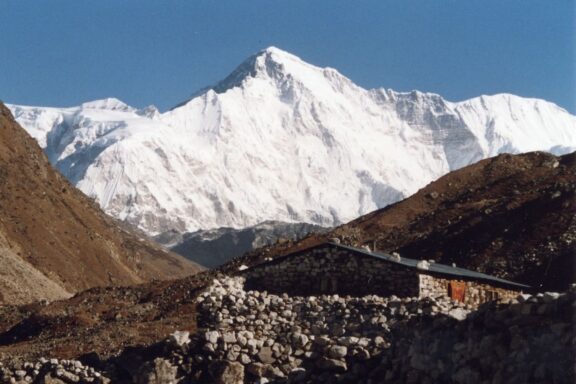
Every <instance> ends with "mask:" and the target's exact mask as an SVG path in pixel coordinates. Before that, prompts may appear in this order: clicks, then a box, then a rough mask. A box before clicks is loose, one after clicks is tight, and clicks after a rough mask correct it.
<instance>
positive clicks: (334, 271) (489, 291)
mask: <svg viewBox="0 0 576 384" xmlns="http://www.w3.org/2000/svg"><path fill="white" fill-rule="evenodd" d="M425 265H426V262H425V263H424V266H425ZM239 275H241V276H243V277H244V278H245V279H246V289H249V290H260V291H264V290H265V291H268V292H272V293H288V294H290V295H304V296H305V295H319V294H340V295H352V296H363V295H370V294H375V295H380V296H390V295H396V296H399V297H441V296H446V295H449V294H450V284H451V282H458V283H460V284H461V285H462V286H463V287H464V288H463V291H464V292H463V297H462V298H461V301H463V302H464V303H466V304H471V305H474V306H478V305H480V304H482V303H485V302H487V301H492V300H496V299H511V298H514V297H516V296H517V295H518V294H519V293H522V292H521V291H520V289H519V288H516V287H511V286H508V287H505V286H503V284H498V283H492V282H488V281H477V280H474V279H472V278H467V277H460V276H447V275H441V274H438V273H433V272H432V271H429V270H427V269H426V267H424V268H417V267H410V266H406V265H403V264H400V263H395V262H390V261H386V260H382V259H380V258H376V257H371V256H367V255H364V254H362V253H359V252H353V251H350V250H348V249H342V248H339V247H335V246H332V245H330V244H327V245H325V246H320V247H315V248H312V249H310V250H307V251H301V252H297V253H294V254H291V255H288V256H284V257H282V258H280V259H276V260H273V261H270V262H268V263H264V264H260V265H257V266H254V267H252V268H248V269H246V270H243V271H241V272H239Z"/></svg>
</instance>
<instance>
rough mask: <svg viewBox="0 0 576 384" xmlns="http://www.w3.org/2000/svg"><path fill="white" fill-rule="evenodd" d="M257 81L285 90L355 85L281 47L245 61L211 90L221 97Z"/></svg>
mask: <svg viewBox="0 0 576 384" xmlns="http://www.w3.org/2000/svg"><path fill="white" fill-rule="evenodd" d="M255 79H257V80H263V81H268V82H270V83H272V84H274V85H275V86H277V87H279V88H284V89H286V88H289V87H291V86H298V87H301V88H309V89H312V90H314V88H316V90H318V89H317V88H319V87H320V88H321V87H323V86H325V85H326V84H327V83H329V82H332V83H337V84H342V83H347V84H353V83H352V82H351V81H350V80H349V79H347V78H346V77H344V76H343V75H342V74H340V73H339V72H338V71H337V70H335V69H333V68H328V67H327V68H320V67H317V66H314V65H312V64H309V63H307V62H305V61H303V60H302V59H300V58H299V57H298V56H295V55H293V54H291V53H288V52H286V51H283V50H281V49H279V48H276V47H269V48H266V49H264V50H262V51H260V52H258V53H256V54H255V55H253V56H251V57H249V58H248V59H246V60H245V61H244V62H243V63H242V64H240V65H239V66H238V67H237V68H236V69H235V70H234V71H233V72H232V73H231V74H230V75H229V76H227V77H226V78H225V79H224V80H222V81H221V82H219V83H218V84H217V85H215V86H213V87H209V89H212V90H214V91H215V92H216V93H219V94H222V93H225V92H227V91H229V90H231V89H233V88H236V87H246V86H247V85H248V84H249V83H250V82H251V81H254V80H255ZM321 83H324V84H321ZM337 86H338V85H337Z"/></svg>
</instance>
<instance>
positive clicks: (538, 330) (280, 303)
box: [0, 278, 576, 384]
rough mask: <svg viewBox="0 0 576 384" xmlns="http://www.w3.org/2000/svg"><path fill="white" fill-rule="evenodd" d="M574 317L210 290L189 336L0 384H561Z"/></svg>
mask: <svg viewBox="0 0 576 384" xmlns="http://www.w3.org/2000/svg"><path fill="white" fill-rule="evenodd" d="M574 308H576V290H572V291H568V292H566V293H563V294H559V293H544V294H537V295H534V296H530V295H520V296H518V298H517V299H514V300H511V301H509V302H507V303H496V302H492V303H489V304H486V305H484V306H482V307H480V308H479V309H478V310H477V311H470V310H469V308H466V307H465V306H463V305H461V304H459V303H457V302H453V301H451V300H449V299H447V298H436V299H433V298H427V299H421V300H418V299H414V298H402V299H400V298H396V297H388V298H384V297H378V296H365V297H340V296H336V295H330V296H317V297H291V296H287V295H272V294H268V293H266V292H258V291H245V290H244V288H243V285H242V280H241V279H239V278H222V279H219V280H215V281H214V282H213V284H212V285H211V286H210V287H209V288H208V289H207V290H206V291H205V292H203V293H202V294H200V296H199V297H198V323H199V326H200V328H199V330H198V332H196V333H194V334H190V333H189V332H186V331H176V332H174V333H173V334H172V335H171V336H170V337H169V338H167V339H166V340H165V341H163V342H161V343H159V344H157V345H154V346H150V347H148V348H140V349H138V348H135V349H134V348H133V349H127V350H126V351H125V352H124V353H123V354H122V355H120V356H117V357H115V358H113V359H111V360H109V361H106V362H101V363H102V364H103V366H105V369H104V370H103V371H97V370H94V369H92V368H88V367H85V366H83V365H82V364H81V363H79V362H77V361H57V360H51V361H47V360H45V359H43V360H41V361H39V362H37V363H34V364H29V363H27V364H24V365H22V366H19V367H14V368H11V369H7V368H1V367H0V382H1V383H31V382H34V383H57V384H61V383H108V382H113V383H137V384H161V383H162V384H169V383H174V384H175V383H181V384H184V383H206V382H209V383H226V384H230V383H238V384H240V383H268V382H277V383H316V382H322V383H337V382H338V383H346V382H348V383H386V382H389V383H398V382H401V383H439V382H441V383H494V384H497V383H508V382H510V383H525V382H531V383H549V382H554V383H572V382H575V377H574V370H573V362H574V361H576V359H575V358H576V356H575V351H576V345H575V340H574V337H573V324H575V323H576V322H575V318H574V315H575V312H574ZM102 372H105V374H102ZM104 376H106V377H109V378H111V381H110V380H108V379H107V378H105V377H104Z"/></svg>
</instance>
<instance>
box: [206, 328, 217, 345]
mask: <svg viewBox="0 0 576 384" xmlns="http://www.w3.org/2000/svg"><path fill="white" fill-rule="evenodd" d="M219 338H220V333H219V332H218V331H208V332H206V333H204V339H205V340H206V341H208V342H209V343H212V344H216V343H217V342H218V339H219Z"/></svg>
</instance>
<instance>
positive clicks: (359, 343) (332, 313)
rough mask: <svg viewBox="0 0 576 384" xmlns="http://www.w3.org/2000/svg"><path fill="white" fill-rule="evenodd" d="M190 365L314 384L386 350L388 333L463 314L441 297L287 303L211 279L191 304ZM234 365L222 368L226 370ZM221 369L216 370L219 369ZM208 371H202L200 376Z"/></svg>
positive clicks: (233, 281) (237, 281)
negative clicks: (194, 324) (195, 328)
mask: <svg viewBox="0 0 576 384" xmlns="http://www.w3.org/2000/svg"><path fill="white" fill-rule="evenodd" d="M198 303H199V304H198V323H199V326H200V327H201V328H203V329H205V331H204V332H201V333H199V334H198V335H196V336H195V339H194V341H193V344H194V345H197V346H198V347H197V350H196V351H194V352H193V359H194V361H195V363H196V364H200V365H201V364H207V365H210V363H211V362H222V361H226V362H228V365H231V366H237V368H236V370H237V371H239V370H242V369H241V368H240V366H242V368H243V369H244V370H245V372H246V374H247V376H248V377H250V378H252V379H254V380H255V379H260V378H262V377H265V378H266V379H267V380H281V379H284V378H287V377H290V378H291V379H290V380H292V381H293V380H304V379H306V380H309V379H310V378H314V379H315V380H322V379H325V377H322V375H324V374H326V373H327V374H328V375H330V376H331V375H333V374H334V373H338V374H342V373H345V372H347V371H348V367H351V366H357V365H358V363H359V362H366V361H368V360H371V359H372V358H373V357H374V356H379V355H381V354H382V352H383V351H384V350H386V349H387V348H389V347H390V343H391V342H392V341H393V337H392V335H391V327H393V326H394V325H395V324H396V323H398V322H402V321H407V320H409V319H413V318H420V319H422V318H434V317H435V316H438V315H440V314H442V315H446V316H452V317H455V318H458V319H463V318H465V317H466V315H467V314H468V313H469V312H470V308H469V307H467V306H466V305H464V304H462V303H458V302H455V301H452V300H450V299H449V298H446V297H441V298H437V299H434V298H426V299H416V298H398V297H395V296H391V297H388V298H385V297H380V296H375V295H370V296H364V297H349V296H346V297H341V296H338V295H323V296H308V297H299V296H288V295H285V294H284V295H273V294H268V293H267V292H259V291H245V290H244V287H243V279H242V278H239V277H235V278H225V279H221V280H215V281H214V283H213V284H212V285H211V286H210V287H209V288H208V289H207V290H206V291H205V292H204V293H202V294H201V295H200V296H199V297H198ZM232 362H233V363H236V364H229V363H232ZM219 364H221V363H219ZM208 370H210V369H208Z"/></svg>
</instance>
